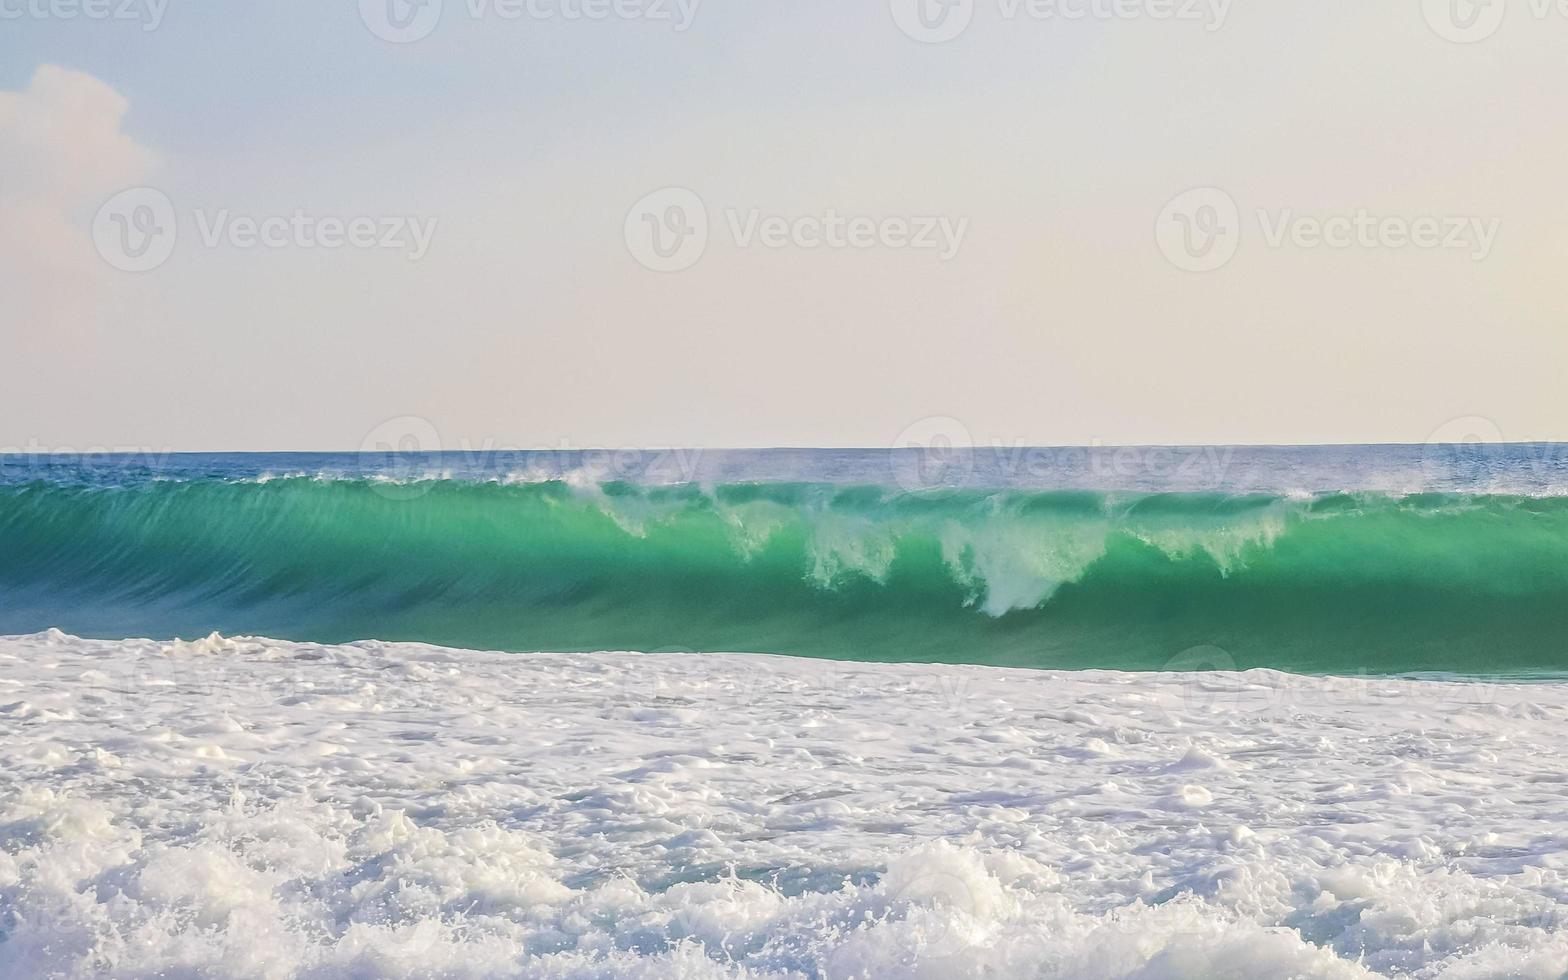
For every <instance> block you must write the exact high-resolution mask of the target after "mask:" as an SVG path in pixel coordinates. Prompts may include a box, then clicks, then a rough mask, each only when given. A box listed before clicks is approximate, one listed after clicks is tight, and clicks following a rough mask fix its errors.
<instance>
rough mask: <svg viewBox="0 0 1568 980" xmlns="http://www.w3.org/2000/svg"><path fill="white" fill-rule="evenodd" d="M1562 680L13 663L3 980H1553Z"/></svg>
mask: <svg viewBox="0 0 1568 980" xmlns="http://www.w3.org/2000/svg"><path fill="white" fill-rule="evenodd" d="M1565 722H1568V686H1564V685H1559V684H1541V685H1481V684H1475V683H1469V684H1465V683H1457V682H1449V683H1439V682H1425V681H1408V680H1381V679H1377V680H1354V679H1308V678H1299V677H1292V676H1290V675H1284V674H1278V673H1275V672H1269V671H1253V672H1248V673H1244V674H1235V673H1230V674H1209V675H1204V676H1201V677H1200V676H1197V675H1180V674H1157V675H1131V674H1119V673H1112V672H1083V673H1057V672H1032V671H1009V670H997V669H987V668H978V667H932V666H914V665H866V664H845V663H826V662H815V661H804V660H788V659H781V658H770V657H741V656H698V655H686V656H642V655H634V654H603V655H594V656H582V655H532V656H527V655H499V654H481V653H464V652H458V651H450V650H442V649H437V648H432V647H426V646H419V645H402V644H383V643H374V642H373V643H365V644H356V645H350V646H321V645H315V644H292V643H282V642H275V641H270V640H259V639H244V638H241V639H233V638H224V637H221V636H216V635H214V636H210V637H207V638H206V639H203V640H198V641H194V642H188V643H154V642H148V641H120V642H107V641H87V640H78V639H75V638H72V637H69V636H66V635H64V634H62V633H59V632H57V631H50V632H49V633H44V634H39V635H37V636H32V637H20V638H9V639H0V746H3V748H4V754H3V756H0V910H4V916H3V917H0V976H5V977H8V978H10V977H17V978H30V977H44V976H64V977H125V978H131V977H137V978H143V977H153V976H192V977H194V976H201V977H262V978H284V977H296V976H302V977H321V978H328V977H330V978H346V977H354V978H358V977H410V978H412V977H475V978H478V977H571V978H577V977H583V978H587V977H594V978H616V977H646V978H654V977H658V978H667V977H675V978H710V977H713V978H716V977H726V978H740V977H808V978H824V980H826V978H835V980H836V978H852V977H861V978H883V977H891V978H944V980H945V978H962V977H1074V978H1077V977H1088V978H1095V977H1099V978H1132V977H1137V978H1169V977H1191V978H1211V977H1233V978H1252V977H1271V978H1272V977H1286V976H1290V977H1322V978H1329V977H1336V978H1337V977H1370V976H1410V977H1430V978H1446V980H1462V978H1480V977H1495V978H1502V977H1540V978H1555V977H1560V976H1562V975H1563V973H1564V971H1565V970H1568V938H1564V926H1568V913H1565V911H1564V910H1565V908H1568V868H1565V862H1564V860H1563V858H1562V855H1561V849H1560V846H1559V845H1558V843H1557V842H1558V841H1560V840H1562V839H1563V837H1564V836H1565V835H1568V815H1565V814H1568V811H1565V809H1564V808H1563V806H1562V798H1563V791H1564V787H1565V785H1568V782H1565V780H1564V777H1563V776H1562V774H1561V772H1560V771H1559V769H1560V766H1559V764H1558V762H1557V760H1558V759H1559V758H1560V753H1561V751H1562V749H1563V748H1564V747H1565V746H1564V742H1565V740H1568V735H1565V734H1564V732H1568V724H1565Z"/></svg>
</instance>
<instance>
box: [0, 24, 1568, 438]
mask: <svg viewBox="0 0 1568 980" xmlns="http://www.w3.org/2000/svg"><path fill="white" fill-rule="evenodd" d="M920 4H924V6H923V7H922V6H919V5H920ZM1564 50H1568V13H1565V12H1563V11H1559V10H1558V9H1557V8H1555V7H1547V6H1545V5H1543V4H1541V3H1540V0H1402V2H1398V3H1387V4H1369V3H1366V2H1365V0H1319V2H1315V3H1310V4H1307V3H1290V4H1286V3H1258V2H1250V3H1249V2H1244V0H1235V2H1227V0H1033V2H1030V0H867V2H864V3H850V2H845V0H791V2H788V3H777V2H776V3H767V2H759V0H753V2H744V3H743V2H736V0H705V2H703V0H423V2H422V4H421V5H418V6H415V5H410V4H409V3H408V2H407V0H270V2H268V3H245V4H242V3H234V2H228V0H203V2H200V3H197V2H195V0H0V341H3V343H4V347H5V350H6V351H7V352H8V356H7V357H6V358H5V368H4V375H3V378H4V384H3V386H0V449H6V448H21V449H31V450H34V451H50V450H54V451H78V452H80V451H89V450H99V449H105V448H108V449H121V450H126V451H134V450H137V449H156V450H160V451H167V450H171V449H172V450H183V451H204V450H234V451H239V450H351V449H356V448H379V446H381V445H384V444H387V443H391V444H401V445H405V446H406V445H409V443H410V440H412V443H413V444H415V445H417V446H419V447H421V448H430V449H433V448H445V449H458V448H485V447H489V448H513V447H521V448H540V447H542V448H606V447H608V448H615V447H631V446H643V447H663V446H693V447H742V446H866V447H880V446H889V445H904V444H910V443H912V442H920V441H922V440H928V439H929V438H932V434H933V433H935V434H937V436H938V437H940V438H942V439H946V440H949V441H965V440H968V441H972V442H974V443H975V444H980V445H992V444H1001V445H1030V444H1032V445H1078V444H1086V445H1095V444H1109V445H1114V444H1204V443H1266V444H1280V443H1322V442H1425V441H1428V440H1432V439H1438V440H1444V441H1451V440H1462V439H1468V438H1483V439H1507V440H1511V441H1524V440H1550V439H1555V440H1568V398H1565V397H1564V394H1563V392H1564V390H1565V384H1564V382H1565V380H1568V379H1565V373H1568V288H1565V286H1564V282H1565V276H1564V273H1565V272H1568V194H1565V193H1564V192H1563V175H1564V174H1568V126H1565V123H1568V118H1565V116H1568V109H1565V108H1564V102H1563V96H1562V93H1563V92H1564V91H1565V90H1568V60H1565V59H1564V58H1563V57H1562V52H1563V51H1564Z"/></svg>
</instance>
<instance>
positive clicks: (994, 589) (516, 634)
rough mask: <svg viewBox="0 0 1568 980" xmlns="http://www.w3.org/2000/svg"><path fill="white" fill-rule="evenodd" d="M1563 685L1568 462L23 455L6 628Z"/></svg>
mask: <svg viewBox="0 0 1568 980" xmlns="http://www.w3.org/2000/svg"><path fill="white" fill-rule="evenodd" d="M49 627H58V628H61V629H64V630H67V631H69V632H72V633H75V634H77V635H81V636H86V637H97V638H120V637H127V636H145V637H154V638H165V639H167V638H174V637H186V638H190V637H196V636H204V635H206V634H208V633H210V632H213V631H218V632H222V633H224V634H230V635H232V634H236V633H244V634H253V635H263V636H269V637H275V638H280V639H292V640H311V641H321V642H346V641H352V640H362V639H381V640H406V641H419V642H426V643H435V644H442V645H448V646H456V647H464V648H475V649H493V650H502V651H512V652H532V651H557V652H563V651H583V652H591V651H601V650H629V651H643V652H710V653H711V652H754V653H775V654H786V655H798V656H811V657H824V658H833V659H846V660H871V661H894V662H962V663H977V664H990V665H1004V666H1018V667H1036V668H1073V669H1076V668H1093V667H1098V668H1114V669H1121V670H1164V669H1173V670H1179V669H1203V668H1214V669H1246V668H1252V667H1270V668H1276V669H1280V670H1286V671H1292V672H1304V673H1335V674H1401V673H1411V672H1420V671H1436V672H1451V673H1459V674H1486V675H1494V674H1511V675H1520V676H1527V675H1551V674H1554V673H1556V672H1558V671H1559V670H1560V669H1561V668H1563V667H1564V666H1568V446H1560V445H1549V444H1543V445H1484V444H1475V445H1468V446H1459V445H1437V446H1347V447H1305V448H1283V447H1281V448H1230V447H1196V448H1105V447H1099V448H1091V449H1071V448H1059V449H1052V448H1013V449H1002V448H993V449H950V450H946V451H938V450H927V451H919V450H899V451H893V452H889V451H864V450H763V451H753V450H746V451H711V450H710V451H698V450H685V451H675V450H672V451H667V452H599V453H594V452H586V453H585V452H569V451H562V452H550V451H544V452H474V453H447V454H418V453H381V454H365V455H358V454H356V455H330V454H314V455H312V454H306V455H295V454H258V455H251V454H246V455H229V454H218V455H169V456H162V457H153V456H137V455H104V456H89V457H70V456H52V457H40V456H26V457H24V456H9V457H0V632H7V633H25V632H33V631H37V630H41V629H45V628H49Z"/></svg>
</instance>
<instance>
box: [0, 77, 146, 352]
mask: <svg viewBox="0 0 1568 980" xmlns="http://www.w3.org/2000/svg"><path fill="white" fill-rule="evenodd" d="M128 106H129V103H127V102H126V100H125V98H124V97H123V96H121V95H120V94H119V93H118V92H116V91H115V90H114V89H113V88H112V87H110V86H109V85H107V84H105V83H104V82H102V81H99V80H98V79H96V78H93V77H92V76H91V75H86V74H83V73H81V72H76V71H70V70H68V69H65V68H60V67H57V66H55V65H44V66H42V67H40V68H39V69H38V70H37V71H36V72H35V73H34V74H33V77H32V80H31V81H30V82H29V83H28V85H27V88H26V89H25V90H23V91H20V92H0V289H3V291H4V294H5V297H6V305H7V306H8V307H9V308H10V310H11V314H12V315H11V316H10V317H7V320H8V321H9V322H8V323H7V324H6V326H5V328H4V333H5V334H6V335H8V336H6V337H5V338H4V339H6V340H8V341H11V342H14V343H19V344H20V345H21V346H23V347H24V348H34V347H36V346H37V345H38V342H39V341H40V340H42V339H43V338H45V337H47V336H50V335H55V334H67V335H69V334H77V333H80V332H81V330H82V329H83V328H84V326H85V325H86V324H87V323H88V322H89V321H90V319H91V318H92V317H93V316H94V313H95V311H96V309H97V307H98V303H99V301H100V299H101V298H102V283H103V281H104V280H105V278H106V276H107V271H108V270H106V268H105V266H104V265H103V263H102V260H101V259H99V257H98V255H97V253H96V252H95V251H94V250H93V245H92V240H91V237H90V235H89V234H88V227H87V222H88V221H89V220H90V219H91V216H92V212H93V210H94V209H96V208H97V206H98V205H99V204H100V203H101V202H102V201H103V200H104V199H106V198H107V197H108V196H109V195H111V194H113V193H114V192H116V191H118V190H120V189H121V188H123V187H125V186H127V185H131V184H134V183H136V182H138V181H141V180H143V179H145V178H146V176H147V175H148V174H149V173H150V172H151V171H152V168H153V166H154V164H155V162H156V158H155V157H154V155H153V153H152V152H151V151H150V150H149V149H147V148H146V147H144V146H141V145H140V144H138V143H137V142H136V141H135V140H134V139H132V138H131V137H129V136H127V135H126V134H125V133H123V132H122V131H121V129H120V126H121V121H122V119H123V118H124V116H125V111H126V109H127V108H128Z"/></svg>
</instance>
